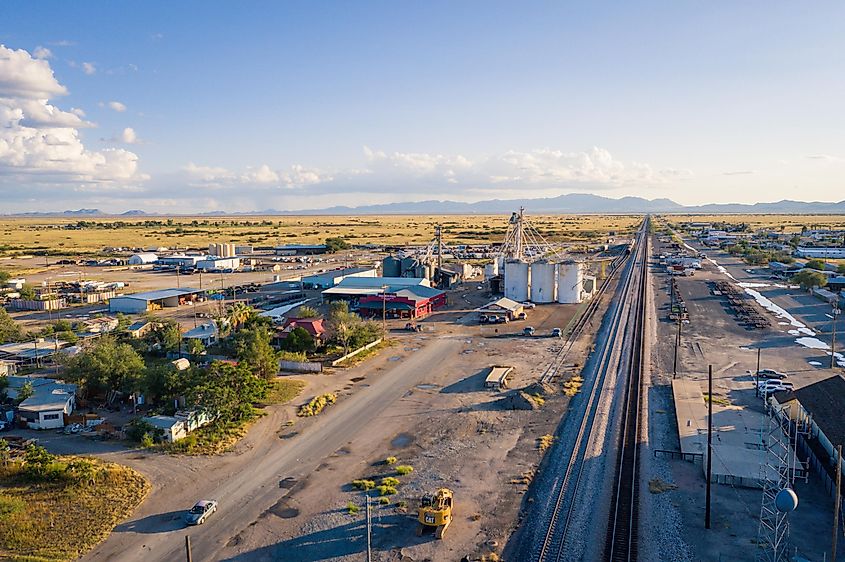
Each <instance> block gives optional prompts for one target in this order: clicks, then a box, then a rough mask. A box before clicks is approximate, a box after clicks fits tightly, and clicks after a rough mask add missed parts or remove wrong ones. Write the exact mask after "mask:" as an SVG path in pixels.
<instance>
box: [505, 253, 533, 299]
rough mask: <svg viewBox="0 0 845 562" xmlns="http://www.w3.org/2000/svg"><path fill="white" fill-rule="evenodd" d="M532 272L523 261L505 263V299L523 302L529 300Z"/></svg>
mask: <svg viewBox="0 0 845 562" xmlns="http://www.w3.org/2000/svg"><path fill="white" fill-rule="evenodd" d="M530 282H531V270H530V269H529V268H528V263H527V262H525V261H522V260H511V261H506V262H505V297H507V298H509V299H512V300H515V301H517V302H523V301H527V300H528V290H529V286H530Z"/></svg>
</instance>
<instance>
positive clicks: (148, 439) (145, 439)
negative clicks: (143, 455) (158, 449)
mask: <svg viewBox="0 0 845 562" xmlns="http://www.w3.org/2000/svg"><path fill="white" fill-rule="evenodd" d="M140 444H141V447H143V448H144V449H149V448H150V447H152V446H153V445H155V440H154V439H153V436H152V435H151V434H150V433H145V434H144V435H142V436H141V440H140Z"/></svg>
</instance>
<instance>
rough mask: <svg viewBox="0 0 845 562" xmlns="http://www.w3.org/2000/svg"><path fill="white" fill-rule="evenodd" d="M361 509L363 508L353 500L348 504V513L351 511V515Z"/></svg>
mask: <svg viewBox="0 0 845 562" xmlns="http://www.w3.org/2000/svg"><path fill="white" fill-rule="evenodd" d="M360 510H361V508H360V507H358V506H357V505H355V504H354V503H352V502H351V501H350V502H348V503H347V504H346V511H347V513H349V515H355V514H356V513H358V511H360Z"/></svg>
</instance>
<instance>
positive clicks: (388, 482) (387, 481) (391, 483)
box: [381, 476, 399, 488]
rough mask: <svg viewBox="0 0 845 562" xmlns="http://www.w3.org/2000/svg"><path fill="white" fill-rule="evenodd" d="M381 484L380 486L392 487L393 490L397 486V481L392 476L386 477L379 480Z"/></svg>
mask: <svg viewBox="0 0 845 562" xmlns="http://www.w3.org/2000/svg"><path fill="white" fill-rule="evenodd" d="M381 484H382V486H392V487H394V488H395V487H396V486H398V485H399V479H398V478H394V477H393V476H387V477H385V478H382V479H381Z"/></svg>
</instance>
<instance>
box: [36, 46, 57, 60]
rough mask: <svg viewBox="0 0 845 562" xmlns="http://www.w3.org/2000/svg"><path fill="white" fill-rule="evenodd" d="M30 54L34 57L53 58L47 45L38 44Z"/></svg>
mask: <svg viewBox="0 0 845 562" xmlns="http://www.w3.org/2000/svg"><path fill="white" fill-rule="evenodd" d="M32 56H33V57H34V58H36V59H51V58H53V52H52V51H51V50H50V49H48V48H47V47H42V46H41V45H39V46H37V47H35V50H34V51H32Z"/></svg>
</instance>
